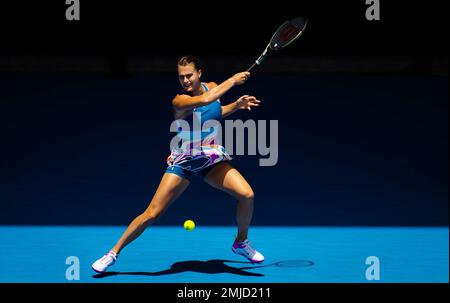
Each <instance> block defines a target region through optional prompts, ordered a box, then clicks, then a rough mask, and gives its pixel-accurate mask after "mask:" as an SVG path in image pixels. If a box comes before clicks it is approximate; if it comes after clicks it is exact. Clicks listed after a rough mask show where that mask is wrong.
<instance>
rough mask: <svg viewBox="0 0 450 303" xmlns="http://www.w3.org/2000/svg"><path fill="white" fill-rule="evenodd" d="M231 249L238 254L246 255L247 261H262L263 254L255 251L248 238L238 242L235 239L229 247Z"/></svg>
mask: <svg viewBox="0 0 450 303" xmlns="http://www.w3.org/2000/svg"><path fill="white" fill-rule="evenodd" d="M231 250H232V251H233V252H234V253H235V254H238V255H241V256H244V257H246V258H247V259H248V260H249V261H251V262H253V263H261V262H263V261H264V256H263V255H262V254H261V253H259V252H257V251H256V250H255V249H254V248H253V247H252V246H251V245H250V242H249V241H248V240H245V241H244V242H238V240H237V239H236V240H235V241H234V243H233V246H232V247H231Z"/></svg>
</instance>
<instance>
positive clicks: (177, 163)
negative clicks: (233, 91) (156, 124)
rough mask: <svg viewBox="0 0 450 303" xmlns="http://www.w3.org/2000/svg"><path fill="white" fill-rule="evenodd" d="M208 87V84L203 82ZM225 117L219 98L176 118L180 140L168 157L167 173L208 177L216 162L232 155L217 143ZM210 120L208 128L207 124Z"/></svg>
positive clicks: (228, 158)
mask: <svg viewBox="0 0 450 303" xmlns="http://www.w3.org/2000/svg"><path fill="white" fill-rule="evenodd" d="M202 86H203V88H204V89H205V91H208V87H207V86H206V85H205V84H204V83H202ZM221 119H222V107H221V104H220V100H219V99H218V100H214V101H213V102H211V103H209V104H207V105H204V106H200V107H196V108H194V109H193V110H192V112H191V113H190V114H189V115H188V116H187V117H185V118H184V119H183V121H180V120H176V121H175V122H176V125H177V128H178V132H177V139H178V140H179V144H178V145H177V146H176V147H173V148H172V150H171V154H170V155H169V156H168V157H167V165H168V166H167V168H166V173H174V174H176V175H178V176H180V177H182V178H185V179H188V180H190V178H191V177H192V176H193V175H197V176H201V177H205V176H206V174H207V173H208V172H209V171H210V170H211V169H212V168H213V167H214V165H216V164H218V163H220V162H223V161H230V160H231V159H232V158H231V157H230V155H229V154H228V153H227V152H226V151H225V148H224V147H223V146H221V145H219V144H217V143H218V140H217V132H218V130H219V129H220V128H218V124H220V120H221ZM205 123H208V125H207V126H208V127H207V128H206V127H205V129H203V128H204V124H205Z"/></svg>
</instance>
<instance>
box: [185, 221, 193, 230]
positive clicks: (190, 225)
mask: <svg viewBox="0 0 450 303" xmlns="http://www.w3.org/2000/svg"><path fill="white" fill-rule="evenodd" d="M194 228H195V223H194V221H192V220H186V222H184V229H186V230H193V229H194Z"/></svg>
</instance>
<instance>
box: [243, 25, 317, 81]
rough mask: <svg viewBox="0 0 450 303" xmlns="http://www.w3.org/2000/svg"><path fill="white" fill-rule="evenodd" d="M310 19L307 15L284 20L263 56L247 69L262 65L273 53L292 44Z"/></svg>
mask: <svg viewBox="0 0 450 303" xmlns="http://www.w3.org/2000/svg"><path fill="white" fill-rule="evenodd" d="M307 23H308V19H307V18H306V17H296V18H294V19H292V20H289V21H286V22H284V23H283V24H282V25H281V26H280V27H279V28H278V29H277V31H276V32H275V34H273V36H272V38H271V39H270V42H269V44H267V46H266V48H265V49H264V51H263V52H262V54H261V56H259V58H258V59H257V60H256V61H255V63H253V65H252V66H250V67H249V68H248V69H247V71H248V72H249V71H251V70H252V69H253V68H255V67H256V66H260V65H261V63H262V62H263V61H264V60H265V59H266V58H267V57H268V56H269V55H271V54H273V53H275V52H277V51H279V50H280V49H283V48H285V47H287V46H288V45H290V44H292V42H294V41H295V40H297V39H298V38H299V37H300V36H301V35H302V34H303V31H304V30H305V27H306V24H307Z"/></svg>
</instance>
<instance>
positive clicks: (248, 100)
mask: <svg viewBox="0 0 450 303" xmlns="http://www.w3.org/2000/svg"><path fill="white" fill-rule="evenodd" d="M216 86H217V83H214V82H209V83H208V88H209V89H211V88H213V87H216ZM259 103H261V101H260V100H257V99H256V98H255V97H254V96H249V95H244V96H242V97H240V98H239V99H237V100H236V101H234V102H232V103H230V104H227V105H222V106H221V108H222V118H225V117H226V116H229V115H231V114H232V113H234V112H236V111H237V110H239V109H247V110H251V108H252V107H258V106H259Z"/></svg>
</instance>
